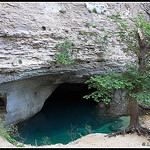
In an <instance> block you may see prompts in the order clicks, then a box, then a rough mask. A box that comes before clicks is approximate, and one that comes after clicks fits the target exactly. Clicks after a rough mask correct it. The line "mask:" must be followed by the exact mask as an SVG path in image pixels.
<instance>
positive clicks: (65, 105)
mask: <svg viewBox="0 0 150 150" xmlns="http://www.w3.org/2000/svg"><path fill="white" fill-rule="evenodd" d="M89 93H91V91H90V90H89V89H88V87H87V85H85V84H81V83H62V84H60V85H59V86H58V87H57V88H56V89H55V91H53V93H52V94H51V95H50V96H49V97H48V98H47V100H46V101H45V103H44V106H43V108H42V109H41V111H40V112H39V113H37V114H36V115H35V116H33V117H32V118H31V119H29V120H27V121H26V122H24V123H22V124H21V125H20V126H19V132H20V135H21V136H22V137H23V138H27V140H26V141H25V144H32V145H35V140H36V142H37V145H38V146H39V145H46V144H50V143H52V144H56V143H63V144H67V143H69V142H71V141H74V140H76V139H78V138H80V137H81V136H85V135H87V134H90V133H97V132H100V133H112V132H113V131H112V130H110V128H109V126H108V125H110V124H111V123H113V122H114V121H115V120H116V118H112V117H110V116H109V115H108V114H106V113H105V110H104V109H100V108H99V106H98V103H97V102H94V101H93V100H92V99H90V100H86V99H83V98H82V97H83V96H84V95H86V94H89ZM105 125H106V128H105V127H104V126H105Z"/></svg>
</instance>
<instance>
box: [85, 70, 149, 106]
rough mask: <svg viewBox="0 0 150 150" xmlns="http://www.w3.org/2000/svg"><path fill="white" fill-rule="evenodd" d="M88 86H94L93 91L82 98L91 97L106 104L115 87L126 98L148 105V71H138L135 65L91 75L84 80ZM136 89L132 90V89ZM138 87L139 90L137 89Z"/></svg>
mask: <svg viewBox="0 0 150 150" xmlns="http://www.w3.org/2000/svg"><path fill="white" fill-rule="evenodd" d="M85 83H86V84H88V88H89V89H91V88H94V89H95V91H94V92H92V93H91V94H89V95H85V96H84V97H83V98H85V99H89V98H93V99H94V100H95V101H96V102H99V101H100V100H102V101H103V102H105V103H106V104H108V103H109V102H110V100H111V98H112V96H113V92H114V91H115V90H117V89H120V90H122V91H127V92H126V98H129V97H134V98H136V99H138V103H144V104H145V105H150V93H149V87H150V72H149V71H147V72H146V73H142V74H141V73H140V72H138V70H137V67H130V68H128V69H127V70H126V71H124V72H122V73H115V72H112V71H111V72H109V73H105V74H101V75H99V76H95V77H91V78H90V79H89V80H87V81H86V82H85ZM135 88H136V89H137V91H134V92H133V90H134V89H135ZM138 89H140V92H139V90H138Z"/></svg>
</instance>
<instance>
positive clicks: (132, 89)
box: [83, 14, 150, 106]
mask: <svg viewBox="0 0 150 150" xmlns="http://www.w3.org/2000/svg"><path fill="white" fill-rule="evenodd" d="M108 17H109V18H111V19H113V20H115V23H116V26H117V29H118V32H110V33H113V35H116V36H117V37H119V42H120V44H124V45H125V46H126V48H123V51H124V52H126V53H127V54H136V55H137V57H139V55H141V54H140V47H139V46H140V45H139V41H138V30H139V29H140V30H141V31H142V32H143V33H144V36H145V37H144V38H145V40H146V45H147V47H146V48H147V49H146V54H145V55H147V56H146V59H147V62H148V63H147V70H146V71H145V72H143V73H141V72H140V71H139V70H138V67H128V69H127V70H126V71H124V72H122V73H115V72H109V73H105V74H101V75H99V76H95V77H91V78H90V79H89V80H87V81H86V84H88V87H89V89H91V88H94V89H95V91H94V92H92V93H91V94H89V95H85V96H84V97H83V98H86V99H89V98H93V99H94V100H95V101H96V102H99V101H100V100H102V101H104V102H105V103H106V104H108V103H109V102H110V100H111V98H112V96H113V92H114V91H115V90H117V89H120V90H122V91H126V98H127V99H128V98H131V97H132V98H135V99H137V101H138V103H139V104H144V105H147V106H150V65H149V56H150V55H149V51H150V48H149V45H150V25H149V24H148V23H146V21H145V20H144V19H143V17H142V16H141V15H138V17H137V18H135V19H131V18H130V19H122V18H120V15H118V14H117V15H113V16H108ZM127 21H131V22H130V25H129V22H128V23H127ZM103 38H104V39H105V38H106V39H107V36H105V37H103ZM100 43H103V42H102V41H100Z"/></svg>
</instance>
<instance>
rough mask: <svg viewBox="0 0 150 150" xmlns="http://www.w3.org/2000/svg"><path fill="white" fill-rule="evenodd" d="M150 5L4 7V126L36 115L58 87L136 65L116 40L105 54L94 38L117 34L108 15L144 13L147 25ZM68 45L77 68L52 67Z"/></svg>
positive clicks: (0, 88)
mask: <svg viewBox="0 0 150 150" xmlns="http://www.w3.org/2000/svg"><path fill="white" fill-rule="evenodd" d="M149 7H150V4H149V3H73V2H72V3H54V2H53V3H52V2H49V3H48V2H42V3H40V2H35V3H27V2H24V3H15V2H9V3H0V15H1V17H0V43H1V44H0V94H1V95H2V97H6V111H7V114H6V122H7V123H8V124H10V123H17V122H19V121H23V120H25V119H27V118H29V117H31V116H33V115H34V114H36V113H37V112H38V111H40V109H41V108H42V106H43V104H44V101H45V100H46V98H47V97H48V96H49V95H50V94H51V93H52V92H53V90H54V89H55V88H56V87H57V86H58V85H59V84H60V83H64V82H72V83H84V81H85V80H86V79H88V78H89V77H90V76H91V75H98V74H100V73H102V72H109V71H110V70H113V71H122V70H123V69H124V65H125V64H126V63H132V62H133V61H134V60H135V58H133V57H132V58H131V57H129V56H128V57H127V56H126V55H125V54H124V53H123V52H122V51H121V47H120V46H119V45H118V42H117V41H116V40H115V39H114V40H111V41H110V44H109V45H108V48H107V49H106V50H105V51H104V50H103V49H102V45H100V44H95V43H94V38H95V36H92V35H93V34H97V35H98V39H97V40H102V39H101V36H103V35H105V31H114V30H115V26H112V22H111V20H110V19H108V17H107V15H113V14H116V13H119V14H120V15H121V17H124V18H126V17H136V16H137V14H138V13H140V14H143V16H144V18H145V19H146V20H147V21H149V19H150V16H149ZM94 8H96V10H97V13H95V12H93V9H94ZM60 10H65V11H66V13H61V12H60ZM64 41H73V42H74V43H75V47H74V48H73V52H74V53H73V54H72V57H73V59H74V62H73V64H71V65H69V66H62V65H60V64H55V63H53V64H52V63H51V62H55V61H56V58H55V57H54V54H55V53H60V51H58V50H57V48H56V45H57V44H59V43H63V42H64ZM112 45H115V47H113V46H112ZM119 105H120V107H119V108H121V107H122V104H121V103H119ZM126 112H127V111H126ZM124 113H125V112H123V114H124ZM120 114H122V112H121V109H120Z"/></svg>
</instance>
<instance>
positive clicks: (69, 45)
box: [54, 41, 75, 65]
mask: <svg viewBox="0 0 150 150" xmlns="http://www.w3.org/2000/svg"><path fill="white" fill-rule="evenodd" d="M55 47H56V48H57V49H58V50H59V51H61V53H59V54H55V55H54V56H55V58H56V63H58V64H63V65H69V64H71V63H73V59H72V57H71V54H73V48H74V47H75V44H74V43H73V42H71V41H65V42H64V43H59V44H57V45H56V46H55Z"/></svg>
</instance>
